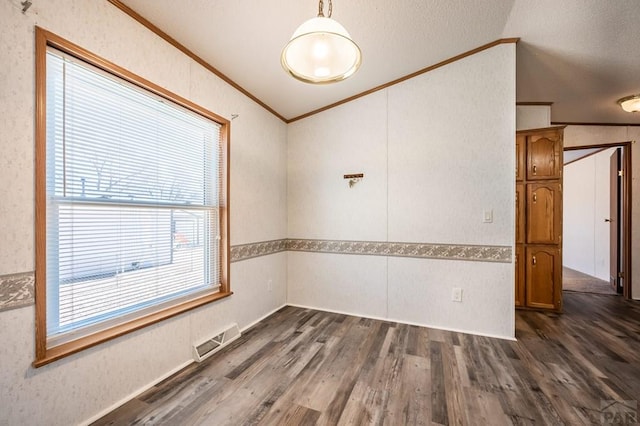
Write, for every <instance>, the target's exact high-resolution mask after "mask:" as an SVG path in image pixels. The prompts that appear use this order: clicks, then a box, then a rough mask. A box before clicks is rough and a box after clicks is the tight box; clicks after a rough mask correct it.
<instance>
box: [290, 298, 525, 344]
mask: <svg viewBox="0 0 640 426" xmlns="http://www.w3.org/2000/svg"><path fill="white" fill-rule="evenodd" d="M287 306H291V307H294V308H303V309H313V310H316V311H322V312H331V313H334V314H341V315H349V316H351V317H362V318H368V319H373V320H378V321H390V322H395V323H398V324H406V325H415V326H418V327H426V328H433V329H434V330H442V331H452V332H454V333H464V334H472V335H474V336H482V337H491V338H493V339H502V340H511V341H514V342H515V341H517V339H516V338H515V337H513V336H501V335H498V334H491V333H481V332H477V331H471V330H464V329H458V328H445V327H441V326H437V325H431V324H422V323H417V322H412V321H404V320H398V319H394V318H384V317H378V316H375V315H364V314H358V313H353V312H344V311H337V310H334V309H326V308H318V307H314V306H307V305H299V304H297V303H287Z"/></svg>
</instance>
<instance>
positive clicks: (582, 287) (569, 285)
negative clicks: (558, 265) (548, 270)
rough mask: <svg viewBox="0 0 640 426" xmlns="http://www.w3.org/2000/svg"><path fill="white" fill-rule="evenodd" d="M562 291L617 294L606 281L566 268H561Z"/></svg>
mask: <svg viewBox="0 0 640 426" xmlns="http://www.w3.org/2000/svg"><path fill="white" fill-rule="evenodd" d="M562 290H564V291H579V292H582V293H598V294H611V295H617V294H618V293H617V292H616V291H615V290H614V289H613V288H612V287H611V285H610V284H609V282H608V281H604V280H601V279H599V278H596V277H592V276H591V275H587V274H584V273H582V272H580V271H576V270H575V269H571V268H567V267H566V266H565V267H563V268H562Z"/></svg>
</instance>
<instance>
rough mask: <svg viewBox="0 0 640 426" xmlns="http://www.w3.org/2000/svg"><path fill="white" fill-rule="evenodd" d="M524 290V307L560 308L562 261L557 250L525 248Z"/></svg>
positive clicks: (545, 246) (538, 247)
mask: <svg viewBox="0 0 640 426" xmlns="http://www.w3.org/2000/svg"><path fill="white" fill-rule="evenodd" d="M525 288H526V297H525V306H527V307H530V308H539V309H552V310H560V309H561V308H562V297H561V296H562V260H561V257H560V249H559V248H556V247H552V246H548V245H544V246H527V248H526V267H525Z"/></svg>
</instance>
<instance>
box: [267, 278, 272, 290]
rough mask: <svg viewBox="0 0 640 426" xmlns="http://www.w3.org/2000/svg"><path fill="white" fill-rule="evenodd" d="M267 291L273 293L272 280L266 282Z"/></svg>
mask: <svg viewBox="0 0 640 426" xmlns="http://www.w3.org/2000/svg"><path fill="white" fill-rule="evenodd" d="M267 290H269V291H273V280H269V281H267Z"/></svg>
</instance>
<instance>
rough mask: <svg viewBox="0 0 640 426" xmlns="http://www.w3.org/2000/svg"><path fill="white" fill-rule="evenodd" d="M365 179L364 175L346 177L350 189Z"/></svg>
mask: <svg viewBox="0 0 640 426" xmlns="http://www.w3.org/2000/svg"><path fill="white" fill-rule="evenodd" d="M363 177H364V173H354V174H350V175H344V178H345V179H349V188H353V185H355V184H356V183H358V182H360V181H361V180H362V178H363Z"/></svg>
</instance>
